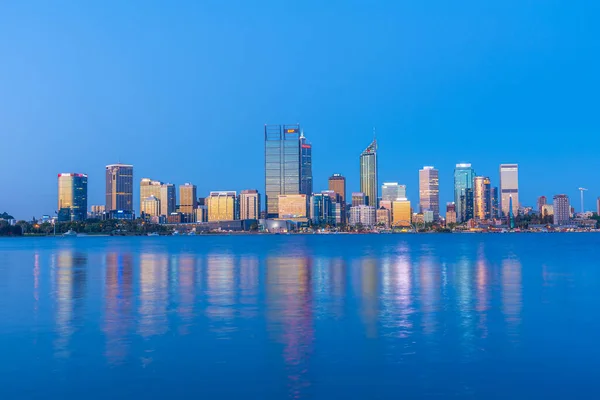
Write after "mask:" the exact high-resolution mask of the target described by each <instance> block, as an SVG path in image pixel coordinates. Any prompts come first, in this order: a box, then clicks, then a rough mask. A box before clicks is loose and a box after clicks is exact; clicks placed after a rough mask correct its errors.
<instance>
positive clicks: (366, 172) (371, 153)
mask: <svg viewBox="0 0 600 400" xmlns="http://www.w3.org/2000/svg"><path fill="white" fill-rule="evenodd" d="M377 181H378V175H377V140H375V139H373V142H371V144H370V145H369V146H368V147H367V148H366V149H365V150H364V151H363V152H362V153H361V155H360V191H361V192H362V193H364V194H365V196H366V204H367V205H370V206H374V207H376V206H377V191H378V189H379V188H378V183H377Z"/></svg>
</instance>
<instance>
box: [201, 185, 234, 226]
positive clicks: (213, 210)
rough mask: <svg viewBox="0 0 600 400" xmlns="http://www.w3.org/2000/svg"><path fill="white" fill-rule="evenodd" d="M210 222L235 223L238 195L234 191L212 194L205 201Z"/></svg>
mask: <svg viewBox="0 0 600 400" xmlns="http://www.w3.org/2000/svg"><path fill="white" fill-rule="evenodd" d="M205 202H206V207H207V209H208V222H213V221H233V220H235V219H237V218H236V214H237V213H236V211H237V208H236V203H237V193H236V192H234V191H222V192H210V194H209V196H208V197H207V198H206V200H205Z"/></svg>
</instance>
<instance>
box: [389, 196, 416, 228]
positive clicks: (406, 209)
mask: <svg viewBox="0 0 600 400" xmlns="http://www.w3.org/2000/svg"><path fill="white" fill-rule="evenodd" d="M411 223H412V208H411V206H410V201H408V200H407V199H399V200H395V201H393V202H392V226H393V227H407V226H410V225H411Z"/></svg>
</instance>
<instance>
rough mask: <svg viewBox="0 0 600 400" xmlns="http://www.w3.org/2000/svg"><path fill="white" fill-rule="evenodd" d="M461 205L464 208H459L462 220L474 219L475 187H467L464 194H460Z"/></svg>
mask: <svg viewBox="0 0 600 400" xmlns="http://www.w3.org/2000/svg"><path fill="white" fill-rule="evenodd" d="M460 206H461V207H462V208H461V209H460V210H459V211H460V213H459V214H460V215H461V216H462V218H463V219H462V222H466V221H469V220H471V219H473V217H474V215H475V213H474V207H473V188H466V189H465V190H464V191H463V194H462V195H461V196H460Z"/></svg>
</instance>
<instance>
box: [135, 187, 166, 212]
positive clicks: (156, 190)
mask: <svg viewBox="0 0 600 400" xmlns="http://www.w3.org/2000/svg"><path fill="white" fill-rule="evenodd" d="M162 184H163V183H162V182H161V181H155V180H152V179H150V178H142V180H141V181H140V213H141V212H142V208H143V207H142V203H143V202H144V200H146V199H147V198H148V197H150V196H154V197H156V198H157V199H159V200H160V187H161V186H162ZM159 213H160V211H159ZM158 215H160V214H158Z"/></svg>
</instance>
